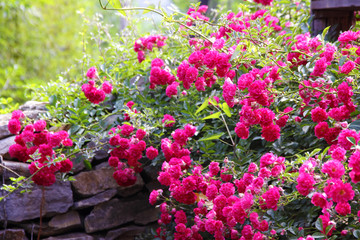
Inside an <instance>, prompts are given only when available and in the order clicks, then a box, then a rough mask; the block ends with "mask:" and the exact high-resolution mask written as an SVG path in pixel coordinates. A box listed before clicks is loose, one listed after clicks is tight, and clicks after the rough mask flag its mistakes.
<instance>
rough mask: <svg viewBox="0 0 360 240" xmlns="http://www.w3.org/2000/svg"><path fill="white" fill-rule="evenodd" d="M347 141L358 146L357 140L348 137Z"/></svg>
mask: <svg viewBox="0 0 360 240" xmlns="http://www.w3.org/2000/svg"><path fill="white" fill-rule="evenodd" d="M346 139H347V140H348V141H349V142H351V143H352V144H354V145H356V140H355V138H353V137H346Z"/></svg>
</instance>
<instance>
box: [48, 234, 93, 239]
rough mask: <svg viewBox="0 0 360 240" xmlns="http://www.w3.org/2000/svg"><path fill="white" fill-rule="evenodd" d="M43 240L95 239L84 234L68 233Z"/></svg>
mask: <svg viewBox="0 0 360 240" xmlns="http://www.w3.org/2000/svg"><path fill="white" fill-rule="evenodd" d="M43 240H95V238H94V237H92V236H90V235H87V234H85V233H69V234H64V235H59V236H55V237H49V238H45V239H43Z"/></svg>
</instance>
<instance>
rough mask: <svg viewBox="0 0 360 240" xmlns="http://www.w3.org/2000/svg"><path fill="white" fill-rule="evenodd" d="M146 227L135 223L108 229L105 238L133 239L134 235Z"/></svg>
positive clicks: (112, 239)
mask: <svg viewBox="0 0 360 240" xmlns="http://www.w3.org/2000/svg"><path fill="white" fill-rule="evenodd" d="M145 230H146V227H140V226H136V225H132V226H127V227H123V228H119V229H115V230H112V231H109V232H108V233H107V234H106V237H105V239H106V240H133V239H134V238H135V236H137V235H139V234H141V233H143V232H144V231H145Z"/></svg>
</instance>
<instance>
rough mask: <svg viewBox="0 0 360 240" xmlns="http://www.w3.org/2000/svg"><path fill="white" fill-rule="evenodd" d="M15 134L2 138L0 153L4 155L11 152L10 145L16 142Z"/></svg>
mask: <svg viewBox="0 0 360 240" xmlns="http://www.w3.org/2000/svg"><path fill="white" fill-rule="evenodd" d="M14 140H15V136H11V137H8V138H4V139H1V140H0V155H2V156H4V158H6V157H5V155H6V154H7V153H8V152H9V147H10V146H11V145H13V144H15V141H14Z"/></svg>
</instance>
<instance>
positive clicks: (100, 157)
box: [94, 149, 110, 162]
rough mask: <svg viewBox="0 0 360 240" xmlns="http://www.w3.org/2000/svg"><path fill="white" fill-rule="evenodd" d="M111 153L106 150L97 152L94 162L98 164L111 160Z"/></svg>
mask: <svg viewBox="0 0 360 240" xmlns="http://www.w3.org/2000/svg"><path fill="white" fill-rule="evenodd" d="M109 156H110V155H109V153H108V151H107V150H105V149H101V150H98V151H96V152H95V156H94V160H95V161H97V162H100V161H104V160H107V158H109Z"/></svg>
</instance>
